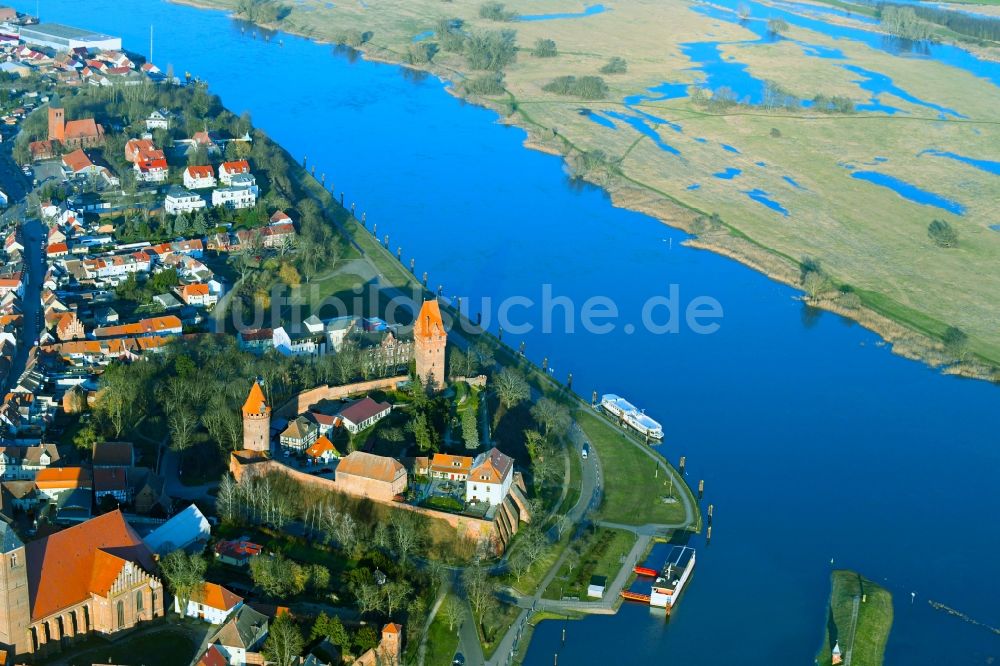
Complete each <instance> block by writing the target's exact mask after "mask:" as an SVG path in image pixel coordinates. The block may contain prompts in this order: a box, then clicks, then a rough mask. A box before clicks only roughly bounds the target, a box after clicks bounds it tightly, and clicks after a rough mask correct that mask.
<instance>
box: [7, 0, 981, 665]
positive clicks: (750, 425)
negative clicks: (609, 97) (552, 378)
mask: <svg viewBox="0 0 1000 666" xmlns="http://www.w3.org/2000/svg"><path fill="white" fill-rule="evenodd" d="M13 4H14V5H15V6H16V7H17V8H18V9H19V10H22V11H34V2H31V0H15V2H14V3H13ZM43 18H44V19H46V20H52V21H60V22H64V23H69V24H73V25H78V26H81V27H85V28H90V29H95V30H101V31H104V32H110V33H114V34H119V35H121V36H123V38H124V40H125V44H126V46H127V47H129V48H131V49H134V50H137V51H140V52H142V51H145V49H146V48H147V45H148V43H149V26H150V25H151V24H152V25H154V26H155V29H156V39H157V42H156V54H157V55H156V60H157V62H158V63H159V64H160V66H161V67H164V66H165V65H166V64H167V63H172V64H173V65H174V68H175V70H176V71H179V72H182V71H185V70H189V71H191V72H192V73H194V74H196V75H198V76H200V77H202V78H204V79H205V80H207V81H208V82H209V84H210V85H211V88H212V90H213V91H215V92H216V93H218V94H220V95H221V96H222V98H223V100H224V101H225V103H226V104H227V105H228V106H230V108H232V109H233V110H234V111H236V112H241V111H244V110H247V111H249V112H251V114H252V116H253V118H254V121H255V123H256V124H257V125H258V126H260V127H261V128H263V129H264V130H265V131H267V132H268V133H270V134H271V135H272V136H273V137H274V138H275V139H276V140H277V141H279V142H281V143H282V144H283V145H285V146H286V147H287V148H288V149H289V150H290V151H291V152H292V154H294V155H297V156H301V155H304V154H307V155H308V156H309V160H310V162H311V163H315V164H316V165H317V173H324V172H325V173H326V174H327V183H328V184H329V183H331V182H332V183H334V185H335V188H336V189H337V190H338V191H340V190H343V191H344V192H345V193H346V200H347V202H348V203H349V202H351V201H357V202H358V206H359V210H364V211H366V212H367V216H368V221H369V224H371V223H377V224H378V225H379V233H380V235H381V234H382V233H388V234H390V235H391V244H392V245H393V246H395V245H400V246H402V247H403V255H404V260H407V259H408V258H409V257H410V256H414V257H415V258H416V262H417V270H418V271H424V270H426V271H429V273H430V279H431V282H432V283H433V284H438V283H440V284H443V285H444V288H445V292H446V293H447V294H450V295H463V296H465V297H466V298H465V299H463V300H465V302H467V303H468V302H471V301H470V299H473V298H474V299H477V300H478V299H481V298H482V297H487V296H488V297H490V298H492V299H494V303H496V302H498V301H499V300H500V299H503V298H505V297H509V296H513V295H523V296H528V297H530V298H532V299H534V300H535V301H536V302H540V301H541V299H542V289H543V288H542V285H543V284H549V285H551V289H552V293H553V294H554V295H557V296H558V295H565V296H568V297H570V298H571V300H572V302H573V303H575V304H576V310H577V314H578V315H579V309H580V307H581V305H582V303H583V302H584V301H585V300H586V299H587V298H589V297H592V296H595V295H603V296H607V297H609V298H611V299H612V300H613V301H614V302H615V303H616V304H617V308H618V310H619V312H620V313H621V317H620V321H619V325H617V326H615V327H614V330H613V331H612V332H610V333H606V334H597V333H585V332H583V331H581V330H580V327H579V323H578V322H577V326H576V332H574V333H572V334H567V333H565V332H545V331H544V330H543V327H542V325H541V321H542V315H541V312H540V311H539V308H532V309H529V310H527V311H525V315H524V316H525V321H526V322H529V323H532V324H534V325H535V326H534V329H533V330H532V331H531V332H527V333H524V334H520V335H517V336H514V335H511V334H508V335H507V336H505V339H507V340H510V341H511V342H513V343H515V344H516V343H518V342H520V341H521V340H524V341H525V343H526V345H527V355H528V356H529V357H530V358H532V359H534V360H535V361H539V362H540V361H541V359H542V358H543V357H548V359H549V363H550V366H551V367H552V368H553V369H554V373H555V375H556V376H558V377H560V378H565V377H566V374H567V373H568V372H572V373H573V374H574V388H575V389H577V390H578V391H580V392H581V393H582V394H584V395H589V394H590V392H591V390H597V391H600V392H616V393H619V394H622V395H625V396H627V397H628V398H629V399H630V400H631V401H633V402H634V403H636V404H638V405H640V406H642V407H643V408H645V409H646V410H647V411H648V413H649V414H650V415H651V416H653V417H654V418H656V419H658V420H659V421H661V422H662V423H663V425H664V428H665V431H666V438H665V441H664V443H663V444H662V445H661V447H660V449H661V451H662V452H663V453H664V455H665V456H667V457H668V458H670V459H671V460H673V461H675V462H676V461H677V459H678V457H679V456H681V455H685V456H687V460H688V473H689V476H690V478H691V479H692V481H696V480H697V479H705V481H706V493H707V495H706V498H705V502H706V503H707V502H712V503H714V505H715V509H716V511H715V523H714V535H713V542H712V543H711V545H706V544H705V543H704V542H703V540H702V539H701V538H700V537H698V538H695V539H693V542H692V543H693V545H695V546H696V547H697V548H698V549H699V552H698V568H697V571H696V574H695V576H694V579H693V580H692V584H691V586H690V588H689V589H688V591H687V592H686V593H685V595H684V598H683V599H682V602H681V604H680V606H679V608H678V609H677V610H676V612H675V613H674V615H673V616H672V617H671V618H670V620H669V622H666V621H664V619H663V618H662V617H658V616H656V615H653V614H651V613H650V611H649V609H648V608H644V607H641V606H637V605H631V604H629V605H626V606H624V607H623V608H622V610H621V611H620V612H619V613H618V615H616V616H613V617H591V618H588V619H586V620H583V621H581V622H577V623H570V624H568V625H567V626H566V630H567V633H566V637H567V640H566V644H565V645H561V631H562V628H563V625H562V624H561V623H556V622H547V623H542V625H541V626H540V627H539V628H538V630H537V631H536V633H535V638H534V640H533V642H532V644H531V646H530V648H529V649H528V654H527V658H526V663H528V664H531V665H533V666H534V665H538V666H542V665H548V664H552V663H553V655H554V653H555V652H557V651H558V652H559V653H560V657H559V663H560V664H616V663H623V661H622V657H623V655H627V662H625V663H675V664H685V665H695V666H699V665H703V664H704V665H718V666H722V665H725V666H729V665H731V664H735V663H740V664H751V665H761V666H763V665H765V664H766V665H773V664H806V663H811V662H812V659H813V655H814V654H815V652H816V650H817V649H818V647H819V645H820V642H821V639H822V635H823V630H824V623H825V614H824V606H825V603H826V599H827V594H828V592H829V572H830V569H831V564H830V561H831V558H833V560H834V564H833V566H836V567H849V568H855V569H858V570H860V571H862V572H863V573H864V574H865V575H866V576H868V577H870V578H873V579H875V580H878V581H880V582H882V583H884V584H885V585H886V586H887V587H888V588H889V589H890V590H891V591H892V592H893V593H894V594H895V599H896V604H895V626H894V628H893V633H892V636H891V638H890V641H889V646H888V659H887V663H889V664H902V663H905V664H910V665H916V666H924V665H926V666H931V665H935V666H936V665H939V664H985V663H987V660H988V659H995V658H996V657H998V656H1000V639H998V638H997V637H996V636H994V635H993V634H991V633H989V632H988V631H986V630H985V629H983V628H979V627H975V626H973V625H971V624H967V623H965V622H962V621H961V620H958V619H956V618H954V617H951V616H948V615H945V614H942V613H940V612H937V611H934V610H932V609H931V608H930V607H929V605H928V604H927V601H928V599H929V598H932V599H935V600H937V601H940V602H943V603H946V604H948V605H949V606H952V607H954V608H957V609H959V610H961V611H962V612H964V613H967V614H968V615H969V616H970V617H973V618H975V619H977V620H979V621H982V622H985V623H987V624H991V625H994V626H997V625H1000V611H998V605H997V603H996V581H997V580H1000V558H997V557H996V553H997V552H998V550H1000V535H998V531H997V529H996V527H995V526H996V515H997V514H998V512H1000V499H998V493H997V490H996V480H995V470H996V469H997V468H998V465H1000V447H998V446H997V432H996V415H997V406H998V398H1000V394H998V391H997V388H996V387H993V386H989V385H986V384H984V383H980V382H972V381H965V380H961V379H958V378H954V377H946V376H942V375H940V374H939V373H938V372H936V371H934V370H931V369H928V368H926V367H924V366H922V365H921V364H919V363H915V362H912V361H907V360H905V359H902V358H900V357H898V356H894V355H893V354H891V353H890V351H889V349H888V348H885V347H883V346H881V345H879V344H878V338H877V336H875V335H873V334H872V333H869V332H867V331H865V330H864V329H862V328H860V327H859V326H857V325H855V324H852V323H850V322H848V321H846V320H843V319H841V318H839V317H836V316H833V315H829V314H819V313H816V312H813V311H810V310H807V309H803V307H802V305H801V304H800V303H799V302H798V301H796V300H795V299H794V296H795V295H796V292H795V290H792V289H789V288H787V287H784V286H781V285H779V284H777V283H775V282H773V281H771V280H769V279H767V278H765V277H764V276H762V275H760V274H758V273H755V272H754V271H751V270H749V269H748V268H745V267H743V266H741V265H739V264H736V263H734V262H732V261H730V260H728V259H725V258H723V257H720V256H717V255H714V254H712V253H708V252H703V251H697V250H692V249H688V248H685V247H683V246H682V245H681V241H682V240H683V239H684V238H685V235H684V234H683V233H681V232H678V231H675V230H672V229H670V228H668V227H665V226H664V225H662V224H661V223H659V222H658V221H656V220H654V219H652V218H650V217H648V216H645V215H642V214H639V213H634V212H630V211H626V210H621V209H617V208H614V207H612V206H611V204H610V202H609V200H608V198H607V196H606V195H605V194H604V193H603V192H602V191H600V190H598V189H596V188H592V187H589V186H585V185H584V186H581V185H579V184H577V183H574V182H572V181H570V180H569V179H568V178H567V177H566V175H565V172H564V171H563V168H562V165H561V162H560V160H559V159H558V158H556V157H553V156H549V155H545V154H541V153H537V152H530V151H526V150H525V149H524V148H523V147H522V142H523V140H524V136H525V135H524V133H523V132H522V131H521V130H519V129H517V128H513V127H507V126H503V125H500V124H497V123H496V122H495V121H496V119H497V118H496V115H495V114H493V113H492V112H489V111H486V110H483V109H479V108H476V107H473V106H470V105H468V104H465V103H463V102H461V101H460V100H457V99H454V98H453V97H451V96H450V95H448V94H446V93H445V91H444V89H443V86H442V84H441V83H440V82H438V81H437V80H435V79H432V78H427V77H422V76H415V75H413V74H405V73H404V70H403V69H402V68H400V67H395V66H389V65H382V64H374V63H368V62H365V61H363V60H356V59H350V58H347V57H344V56H343V55H338V54H336V53H335V52H334V50H332V49H331V48H330V47H329V46H324V45H317V44H313V43H310V42H308V41H306V40H303V39H299V38H297V37H294V36H291V35H281V39H282V41H283V46H279V45H278V43H277V40H272V41H271V42H270V43H266V42H264V41H263V40H261V39H257V40H254V39H252V37H251V31H248V32H247V34H245V35H244V34H241V32H240V30H239V29H238V27H237V26H236V25H235V23H234V22H233V21H232V20H231V19H229V18H227V17H226V16H225V15H224V14H222V13H219V12H209V11H202V10H197V9H194V8H191V7H187V6H183V5H172V4H166V3H162V2H147V3H142V4H139V3H135V4H129V5H128V9H127V10H123V9H122V6H121V4H120V2H118V1H117V0H90V2H87V3H79V2H75V1H73V0H49V2H47V3H46V4H45V6H44V8H43ZM205 45H211V49H210V52H211V53H216V54H219V53H225V54H226V56H225V57H205V53H206V47H205ZM277 82H281V83H280V94H276V91H275V85H277ZM793 175H794V174H793ZM748 205H755V204H751V203H748ZM670 285H677V288H678V290H679V296H678V300H679V302H680V304H681V307H682V308H683V307H684V306H686V305H687V304H689V303H691V301H692V300H693V299H695V298H696V297H699V296H708V297H711V298H714V299H716V300H717V301H718V302H719V303H720V304H721V305H722V307H723V309H724V313H725V316H724V319H723V320H722V322H721V324H722V325H721V328H720V329H719V330H718V332H716V333H714V334H712V335H699V334H696V333H694V332H693V331H692V330H691V329H690V327H687V326H681V330H680V332H679V333H677V334H656V333H653V332H651V331H648V330H646V328H645V327H643V326H638V327H637V328H635V329H631V328H629V327H628V326H626V325H625V324H624V323H625V322H627V323H629V324H633V323H635V324H638V323H639V320H640V317H639V313H640V312H641V310H642V308H643V306H644V304H646V303H647V302H648V300H649V299H650V298H653V297H658V296H666V295H668V294H669V292H670ZM662 318H663V316H662V311H661V313H660V315H659V316H658V317H657V320H658V321H660V320H662ZM607 473H608V474H613V473H615V470H610V469H609V470H607ZM650 499H651V500H652V499H653V498H650ZM911 592H916V597H915V601H914V603H912V604H911V603H910V593H911Z"/></svg>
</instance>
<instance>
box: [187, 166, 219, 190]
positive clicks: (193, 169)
mask: <svg viewBox="0 0 1000 666" xmlns="http://www.w3.org/2000/svg"><path fill="white" fill-rule="evenodd" d="M215 184H216V183H215V170H214V169H212V165H206V166H189V167H188V168H186V169H184V187H186V188H187V189H189V190H200V189H203V188H206V187H215Z"/></svg>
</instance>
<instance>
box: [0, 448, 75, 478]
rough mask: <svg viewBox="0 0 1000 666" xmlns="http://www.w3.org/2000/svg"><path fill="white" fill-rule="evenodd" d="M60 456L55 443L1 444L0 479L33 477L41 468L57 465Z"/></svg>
mask: <svg viewBox="0 0 1000 666" xmlns="http://www.w3.org/2000/svg"><path fill="white" fill-rule="evenodd" d="M60 457H61V456H60V455H59V449H58V448H56V445H55V444H39V445H37V446H2V447H0V479H3V480H4V481H11V480H30V479H34V478H35V476H36V475H37V474H38V472H40V471H41V470H44V469H48V468H49V467H50V466H52V465H57V464H58V463H59V460H60Z"/></svg>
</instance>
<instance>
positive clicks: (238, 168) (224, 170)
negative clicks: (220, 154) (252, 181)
mask: <svg viewBox="0 0 1000 666" xmlns="http://www.w3.org/2000/svg"><path fill="white" fill-rule="evenodd" d="M249 173H250V163H249V162H247V161H246V160H237V161H235V162H223V163H222V164H220V165H219V181H221V182H222V184H223V185H231V184H232V180H233V176H236V175H238V174H249Z"/></svg>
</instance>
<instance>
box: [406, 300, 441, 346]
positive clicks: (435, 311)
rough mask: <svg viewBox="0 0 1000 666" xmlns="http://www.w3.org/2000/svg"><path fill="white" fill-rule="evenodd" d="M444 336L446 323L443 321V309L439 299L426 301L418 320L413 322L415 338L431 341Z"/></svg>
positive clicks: (421, 307)
mask: <svg viewBox="0 0 1000 666" xmlns="http://www.w3.org/2000/svg"><path fill="white" fill-rule="evenodd" d="M444 334H445V333H444V322H443V321H442V320H441V308H440V306H439V305H438V302H437V299H434V300H430V301H424V304H423V305H421V306H420V314H419V315H417V320H416V321H415V322H413V337H414V338H424V339H430V338H436V337H439V336H441V335H444Z"/></svg>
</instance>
